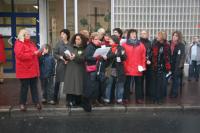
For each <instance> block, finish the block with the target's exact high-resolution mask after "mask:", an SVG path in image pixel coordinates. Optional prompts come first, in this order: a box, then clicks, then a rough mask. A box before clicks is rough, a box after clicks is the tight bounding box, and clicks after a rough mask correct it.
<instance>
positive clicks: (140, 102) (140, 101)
mask: <svg viewBox="0 0 200 133" xmlns="http://www.w3.org/2000/svg"><path fill="white" fill-rule="evenodd" d="M136 104H144V100H141V99H138V100H136Z"/></svg>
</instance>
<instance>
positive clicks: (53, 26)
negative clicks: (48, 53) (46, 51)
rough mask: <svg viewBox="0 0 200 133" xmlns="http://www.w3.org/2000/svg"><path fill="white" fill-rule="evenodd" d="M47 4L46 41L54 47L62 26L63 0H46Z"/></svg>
mask: <svg viewBox="0 0 200 133" xmlns="http://www.w3.org/2000/svg"><path fill="white" fill-rule="evenodd" d="M67 1H68V0H67ZM47 5H48V8H47V9H48V11H47V14H48V43H49V44H52V47H54V46H55V45H56V43H57V41H58V39H59V36H60V30H61V29H63V28H64V11H63V0H48V4H47ZM67 28H68V27H67Z"/></svg>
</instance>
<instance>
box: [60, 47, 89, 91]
mask: <svg viewBox="0 0 200 133" xmlns="http://www.w3.org/2000/svg"><path fill="white" fill-rule="evenodd" d="M68 50H69V51H70V52H71V53H73V54H75V59H74V60H69V61H68V63H67V64H66V67H65V78H64V88H63V93H64V94H74V95H82V94H83V87H84V82H85V81H84V78H85V74H86V71H85V53H84V48H83V47H77V46H72V45H70V47H68Z"/></svg>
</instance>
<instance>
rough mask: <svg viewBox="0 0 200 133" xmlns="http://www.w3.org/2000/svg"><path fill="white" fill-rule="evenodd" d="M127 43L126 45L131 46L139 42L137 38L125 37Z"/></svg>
mask: <svg viewBox="0 0 200 133" xmlns="http://www.w3.org/2000/svg"><path fill="white" fill-rule="evenodd" d="M127 44H128V45H132V46H136V45H139V44H140V41H139V40H138V39H130V38H129V39H127Z"/></svg>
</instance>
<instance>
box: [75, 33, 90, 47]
mask: <svg viewBox="0 0 200 133" xmlns="http://www.w3.org/2000/svg"><path fill="white" fill-rule="evenodd" d="M77 36H79V37H80V38H81V45H82V46H83V47H86V46H87V38H86V37H85V36H84V35H83V34H81V33H77V34H75V35H74V36H73V37H72V39H71V44H72V45H74V44H75V40H76V37H77Z"/></svg>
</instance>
